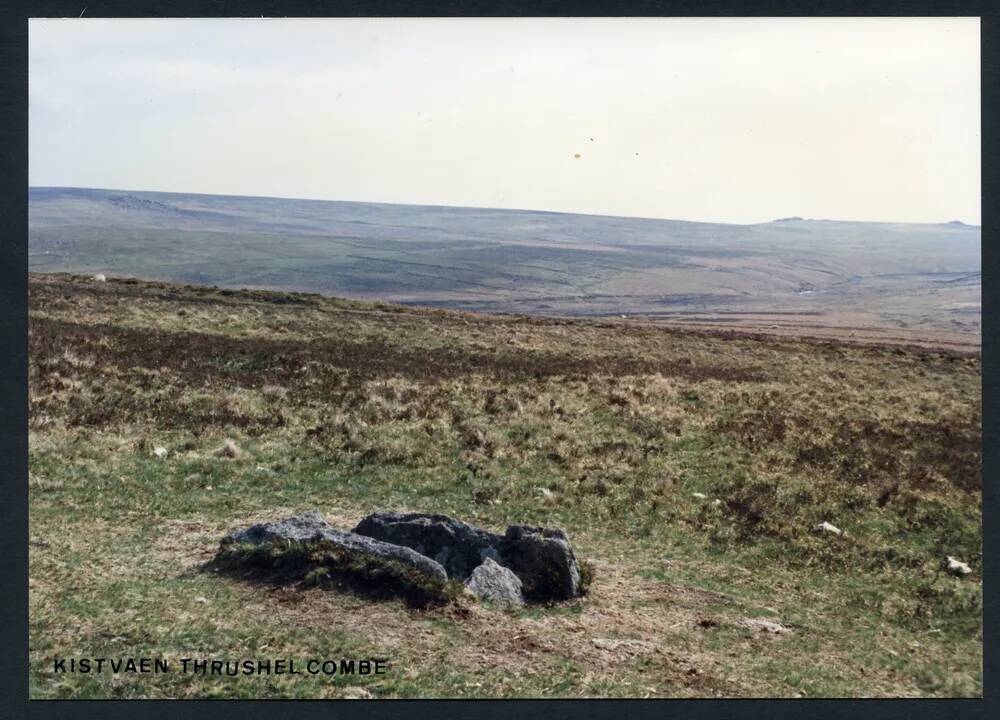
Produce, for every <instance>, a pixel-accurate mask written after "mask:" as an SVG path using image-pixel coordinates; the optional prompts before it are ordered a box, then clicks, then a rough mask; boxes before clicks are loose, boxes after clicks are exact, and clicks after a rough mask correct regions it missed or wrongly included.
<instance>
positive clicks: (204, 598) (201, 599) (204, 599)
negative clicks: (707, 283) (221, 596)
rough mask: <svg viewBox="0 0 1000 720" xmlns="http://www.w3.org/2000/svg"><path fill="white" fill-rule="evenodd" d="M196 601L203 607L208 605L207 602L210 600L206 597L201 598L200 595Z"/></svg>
mask: <svg viewBox="0 0 1000 720" xmlns="http://www.w3.org/2000/svg"><path fill="white" fill-rule="evenodd" d="M194 601H195V602H196V603H201V604H202V605H204V604H205V603H207V602H208V598H206V597H201V596H200V595H199V596H198V597H196V598H195V599H194Z"/></svg>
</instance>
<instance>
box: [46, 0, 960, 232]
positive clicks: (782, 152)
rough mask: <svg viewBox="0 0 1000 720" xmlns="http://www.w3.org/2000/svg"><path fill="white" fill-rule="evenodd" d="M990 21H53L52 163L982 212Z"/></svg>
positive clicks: (124, 173)
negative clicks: (984, 47)
mask: <svg viewBox="0 0 1000 720" xmlns="http://www.w3.org/2000/svg"><path fill="white" fill-rule="evenodd" d="M978 31H979V26H978V21H977V20H976V19H974V18H962V19H947V18H943V19H913V18H869V19H676V20H655V19H648V20H634V19H586V20H572V19H537V20H526V19H437V20H419V19H415V20H394V19H346V20H318V19H317V20H32V21H31V23H30V36H29V41H30V66H29V67H30V70H29V72H30V77H29V82H30V97H29V107H30V123H31V127H30V138H31V140H30V171H31V172H30V174H31V182H32V183H33V184H36V185H37V184H61V185H84V186H100V187H130V188H135V189H164V190H176V191H191V192H220V193H233V194H273V195H281V196H286V197H289V196H292V197H295V196H299V197H321V198H330V199H355V200H380V201H395V202H416V203H422V202H428V203H439V204H456V205H486V206H489V205H493V206H505V207H532V208H541V209H553V210H567V211H579V212H596V213H611V214H625V215H647V216H657V217H676V218H686V219H705V220H719V221H745V222H749V221H757V220H766V219H770V218H771V217H773V216H779V215H810V216H820V217H847V218H856V219H898V220H934V221H938V220H944V219H951V218H960V219H963V220H965V221H967V222H978V221H979V212H980V210H979V208H980V201H979V190H978V188H979V95H978V89H979V65H978V63H979V44H978ZM590 138H593V140H591V139H590ZM577 154H579V155H580V157H579V158H576V157H575V156H576V155H577Z"/></svg>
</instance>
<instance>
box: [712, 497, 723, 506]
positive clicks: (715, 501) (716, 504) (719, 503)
mask: <svg viewBox="0 0 1000 720" xmlns="http://www.w3.org/2000/svg"><path fill="white" fill-rule="evenodd" d="M720 505H722V501H721V500H719V498H715V500H713V501H712V507H719V506H720Z"/></svg>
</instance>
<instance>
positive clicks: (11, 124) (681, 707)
mask: <svg viewBox="0 0 1000 720" xmlns="http://www.w3.org/2000/svg"><path fill="white" fill-rule="evenodd" d="M998 10H1000V5H998V4H997V3H995V2H986V1H978V2H977V1H963V0H952V1H950V2H948V1H939V2H935V1H933V0H911V1H910V2H907V1H906V0H881V1H880V2H863V1H861V0H828V1H827V2H823V1H822V0H811V1H810V0H757V1H756V2H746V1H744V2H739V1H738V0H704V1H703V2H698V1H697V0H666V1H660V2H657V1H655V0H576V1H575V2H555V1H553V0H535V1H534V2H528V1H527V0H506V1H505V0H499V2H497V1H495V0H494V1H493V2H489V1H488V0H452V2H443V1H441V0H422V1H421V0H410V1H409V2H407V1H406V0H376V1H373V2H364V1H362V0H342V1H339V2H319V1H313V2H310V1H309V0H285V1H284V2H261V1H259V0H243V1H239V0H232V1H228V0H203V1H202V2H197V1H196V0H137V1H131V2H130V1H129V0H96V1H91V0H75V1H73V2H70V1H69V0H49V1H45V0H42V1H40V2H26V1H25V0H14V1H13V2H10V3H6V4H5V5H4V8H3V10H2V14H0V158H2V159H3V172H2V173H0V221H2V227H3V231H4V234H3V240H2V241H0V339H2V342H3V343H4V347H3V351H2V352H0V398H2V401H3V406H2V408H3V409H2V412H0V548H3V551H2V552H0V573H2V579H3V582H0V715H2V716H9V717H26V718H28V717H32V718H33V717H49V716H58V717H89V716H93V717H101V718H115V717H122V718H129V719H130V720H131V718H134V717H135V716H136V714H139V715H142V716H146V717H174V716H178V715H180V716H184V717H219V718H228V717H234V718H235V717H239V718H247V717H271V716H273V715H274V714H276V713H278V714H280V715H285V714H289V715H290V714H292V713H294V714H296V715H306V716H314V717H320V716H323V717H330V716H334V717H360V718H390V717H391V718H397V717H439V716H442V715H444V716H450V717H460V718H470V720H471V719H473V718H475V719H476V720H478V719H483V720H492V718H501V717H507V716H508V715H510V714H513V713H515V712H516V713H517V714H518V715H519V716H520V717H521V718H522V720H528V719H529V718H545V719H546V720H548V718H550V717H554V716H565V717H570V716H579V715H584V716H589V717H607V718H616V720H624V719H627V718H632V717H635V718H640V717H643V718H645V717H649V718H653V717H657V718H658V717H663V716H666V715H674V714H681V715H685V716H689V717H696V718H708V717H720V716H721V717H734V718H736V717H754V716H756V715H758V714H762V715H770V716H773V717H777V718H781V717H796V718H798V717H822V718H831V719H838V718H851V719H852V720H853V718H854V716H856V715H857V714H858V713H862V714H864V715H865V716H869V715H870V716H888V717H907V718H938V717H944V716H946V715H949V716H953V717H986V716H988V714H992V715H994V716H996V715H997V714H998V713H997V707H996V706H997V703H996V698H997V695H998V692H997V677H996V675H997V665H996V662H995V660H994V654H993V653H994V649H995V648H996V647H997V640H998V638H997V629H996V624H995V622H994V621H995V619H996V615H997V613H996V609H997V602H996V592H997V590H996V584H995V579H996V577H997V569H998V562H997V556H998V553H1000V535H998V533H997V532H996V524H995V514H996V508H997V507H998V503H1000V488H998V487H997V486H996V485H994V484H993V481H994V480H996V479H1000V473H998V468H1000V464H998V443H1000V429H998V423H997V420H998V416H997V413H998V406H1000V403H998V400H1000V398H998V394H997V386H996V373H997V370H998V365H1000V342H998V341H1000V336H998V332H997V331H998V327H997V323H996V320H995V313H994V310H996V309H997V307H998V300H1000V287H998V286H997V285H995V283H994V280H995V279H996V278H997V277H998V271H1000V242H998V240H997V231H996V228H997V226H998V223H1000V212H998V210H1000V207H998V203H997V201H996V192H997V189H998V187H1000V182H998V180H1000V178H998V170H997V168H998V162H997V160H998V145H997V142H996V140H997V137H996V136H997V133H996V130H997V117H998V105H997V94H998V89H1000V12H998ZM81 13H85V15H86V16H87V17H225V16H237V17H240V16H242V17H260V16H268V17H323V16H331V17H338V16H339V17H357V16H396V17H415V16H437V17H444V16H481V17H495V16H518V15H521V16H559V15H563V16H677V17H682V16H736V17H740V16H744V17H746V16H758V17H759V16H802V15H816V16H979V17H981V18H982V19H981V51H982V65H981V67H982V95H981V103H982V119H983V122H982V165H983V173H982V182H983V223H982V224H983V247H982V267H983V276H984V282H983V344H982V359H983V480H984V482H983V530H984V534H983V543H984V556H983V571H984V572H983V586H984V603H985V606H984V638H983V639H984V646H985V647H984V660H983V673H984V690H983V691H984V699H983V700H930V699H928V700H652V701H638V700H510V701H503V700H442V701H434V700H393V701H376V702H350V701H341V702H332V703H331V702H324V701H310V700H304V701H284V700H265V701H170V700H165V701H142V700H137V701H104V700H91V701H80V700H61V701H42V700H36V701H30V702H29V701H28V687H27V679H28V673H27V666H28V646H27V636H28V613H27V608H28V603H27V580H26V578H27V567H28V564H27V539H28V494H27V404H28V401H27V268H28V253H27V220H28V212H27V188H28V138H27V131H28V107H27V86H28V82H27V66H28V50H27V45H28V38H27V29H28V26H27V18H29V17H79V16H80V15H81ZM991 706H993V707H994V710H993V712H992V713H990V711H989V707H991Z"/></svg>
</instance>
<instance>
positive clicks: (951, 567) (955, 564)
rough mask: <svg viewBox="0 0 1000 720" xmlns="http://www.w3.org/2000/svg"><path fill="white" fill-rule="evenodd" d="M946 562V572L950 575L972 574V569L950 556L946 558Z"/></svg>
mask: <svg viewBox="0 0 1000 720" xmlns="http://www.w3.org/2000/svg"><path fill="white" fill-rule="evenodd" d="M947 560H948V572H950V573H951V574H952V575H968V574H970V573H971V572H972V568H970V567H969V566H968V565H966V564H965V563H964V562H962V561H961V560H956V559H955V558H953V557H952V556H951V555H949V556H948V557H947Z"/></svg>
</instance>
